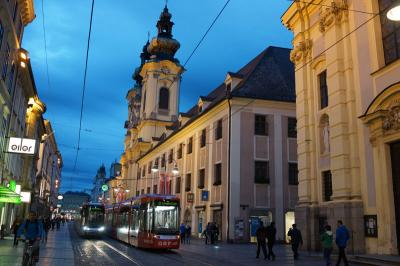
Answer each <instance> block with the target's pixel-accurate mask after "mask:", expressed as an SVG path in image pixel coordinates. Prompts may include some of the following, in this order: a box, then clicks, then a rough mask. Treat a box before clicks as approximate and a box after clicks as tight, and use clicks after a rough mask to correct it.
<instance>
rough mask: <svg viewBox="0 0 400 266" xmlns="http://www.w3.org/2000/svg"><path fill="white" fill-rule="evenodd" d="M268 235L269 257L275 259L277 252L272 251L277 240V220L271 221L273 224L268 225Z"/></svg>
mask: <svg viewBox="0 0 400 266" xmlns="http://www.w3.org/2000/svg"><path fill="white" fill-rule="evenodd" d="M266 235H267V240H268V243H267V245H268V259H270V258H271V257H272V260H275V253H274V252H273V251H272V249H273V247H274V244H275V240H276V228H275V222H271V224H270V225H269V226H267V228H266Z"/></svg>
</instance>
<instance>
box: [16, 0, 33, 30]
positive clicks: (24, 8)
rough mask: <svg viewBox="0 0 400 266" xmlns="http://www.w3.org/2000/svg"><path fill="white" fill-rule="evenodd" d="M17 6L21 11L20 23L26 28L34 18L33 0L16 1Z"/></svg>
mask: <svg viewBox="0 0 400 266" xmlns="http://www.w3.org/2000/svg"><path fill="white" fill-rule="evenodd" d="M18 5H19V6H20V10H21V18H22V23H24V26H26V25H28V24H29V23H31V22H32V21H33V20H34V19H35V17H36V16H35V9H34V6H33V0H18Z"/></svg>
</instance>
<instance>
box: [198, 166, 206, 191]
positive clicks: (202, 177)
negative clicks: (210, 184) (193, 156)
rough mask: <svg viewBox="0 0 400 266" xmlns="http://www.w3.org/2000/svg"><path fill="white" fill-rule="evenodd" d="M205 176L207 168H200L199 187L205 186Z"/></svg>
mask: <svg viewBox="0 0 400 266" xmlns="http://www.w3.org/2000/svg"><path fill="white" fill-rule="evenodd" d="M205 176H206V170H205V169H200V170H199V180H198V183H197V188H199V189H203V188H204V181H205Z"/></svg>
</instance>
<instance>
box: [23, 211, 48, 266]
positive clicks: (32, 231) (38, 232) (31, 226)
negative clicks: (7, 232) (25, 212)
mask: <svg viewBox="0 0 400 266" xmlns="http://www.w3.org/2000/svg"><path fill="white" fill-rule="evenodd" d="M42 231H43V224H42V223H41V222H40V220H39V219H37V215H36V213H35V212H32V211H31V212H29V219H26V220H25V221H24V222H23V223H22V224H21V225H20V227H19V228H18V232H17V237H20V236H21V235H25V238H26V240H28V241H29V244H30V245H32V246H33V247H34V248H33V252H32V256H33V258H34V260H35V262H38V261H39V248H40V245H39V243H40V238H41V237H42V236H43V233H42Z"/></svg>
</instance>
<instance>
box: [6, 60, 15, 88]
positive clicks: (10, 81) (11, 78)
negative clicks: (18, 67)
mask: <svg viewBox="0 0 400 266" xmlns="http://www.w3.org/2000/svg"><path fill="white" fill-rule="evenodd" d="M14 73H15V64H12V66H11V70H10V75H8V82H7V89H8V92H9V93H10V94H11V91H12V89H13V85H14Z"/></svg>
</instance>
